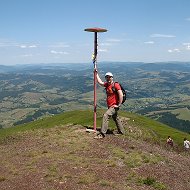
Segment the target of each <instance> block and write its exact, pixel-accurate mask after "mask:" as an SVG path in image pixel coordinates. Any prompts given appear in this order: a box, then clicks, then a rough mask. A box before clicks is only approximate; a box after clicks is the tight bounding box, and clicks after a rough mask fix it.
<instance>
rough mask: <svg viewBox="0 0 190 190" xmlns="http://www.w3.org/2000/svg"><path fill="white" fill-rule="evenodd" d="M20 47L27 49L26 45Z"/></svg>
mask: <svg viewBox="0 0 190 190" xmlns="http://www.w3.org/2000/svg"><path fill="white" fill-rule="evenodd" d="M19 47H20V48H23V49H24V48H27V46H26V45H20V46H19Z"/></svg>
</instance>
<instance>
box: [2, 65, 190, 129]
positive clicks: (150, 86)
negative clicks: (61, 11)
mask: <svg viewBox="0 0 190 190" xmlns="http://www.w3.org/2000/svg"><path fill="white" fill-rule="evenodd" d="M98 70H99V74H100V76H101V78H102V79H104V73H105V72H107V71H110V72H112V73H113V74H114V79H115V81H119V82H120V83H121V84H122V86H124V88H125V89H126V91H127V102H126V103H125V106H123V107H122V109H123V110H127V111H131V112H137V113H139V114H142V115H146V116H148V117H151V118H153V119H155V120H159V121H161V122H163V123H167V124H168V125H170V126H172V127H174V128H177V129H180V130H182V131H186V132H190V121H189V120H190V110H189V108H190V63H187V62H166V63H163V62H162V63H141V62H100V63H98ZM97 97H98V108H106V104H105V92H104V89H102V88H101V87H99V86H98V94H97ZM86 108H88V109H93V64H92V63H88V64H87V63H84V64H76V63H73V64H71V63H70V64H69V63H68V64H55V63H54V64H39V65H15V66H4V65H0V123H1V124H0V127H10V126H13V125H17V124H21V123H25V122H29V121H33V120H36V119H39V118H42V117H45V116H47V115H52V114H57V113H60V112H65V111H70V110H75V109H86ZM171 118H172V120H171Z"/></svg>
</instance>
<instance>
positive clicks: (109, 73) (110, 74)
mask: <svg viewBox="0 0 190 190" xmlns="http://www.w3.org/2000/svg"><path fill="white" fill-rule="evenodd" d="M106 76H110V77H113V74H112V73H111V72H107V73H106V74H105V77H106Z"/></svg>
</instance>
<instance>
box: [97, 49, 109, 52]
mask: <svg viewBox="0 0 190 190" xmlns="http://www.w3.org/2000/svg"><path fill="white" fill-rule="evenodd" d="M98 51H99V52H108V50H107V49H98Z"/></svg>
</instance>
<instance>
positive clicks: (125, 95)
mask: <svg viewBox="0 0 190 190" xmlns="http://www.w3.org/2000/svg"><path fill="white" fill-rule="evenodd" d="M115 83H118V82H114V86H113V87H112V90H113V91H114V92H115V91H116V89H115ZM118 84H119V83H118ZM119 85H120V87H121V90H122V92H123V101H122V104H124V102H125V100H126V99H127V94H126V91H125V89H124V88H123V86H122V85H121V84H119Z"/></svg>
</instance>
